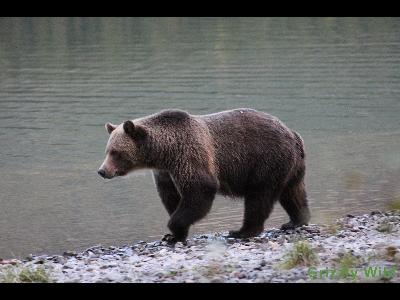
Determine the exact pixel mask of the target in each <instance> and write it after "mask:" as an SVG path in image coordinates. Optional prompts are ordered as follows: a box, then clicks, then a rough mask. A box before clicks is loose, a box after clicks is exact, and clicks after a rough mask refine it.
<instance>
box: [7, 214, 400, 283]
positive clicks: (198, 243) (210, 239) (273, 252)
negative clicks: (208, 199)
mask: <svg viewBox="0 0 400 300" xmlns="http://www.w3.org/2000/svg"><path fill="white" fill-rule="evenodd" d="M388 220H389V221H390V222H392V224H393V226H394V229H395V231H394V232H393V233H391V234H390V235H388V234H385V233H380V232H378V231H376V230H375V228H376V226H377V225H378V224H380V223H381V222H382V221H388ZM337 222H338V223H337V224H342V225H343V226H342V227H343V229H341V230H340V231H339V232H338V233H337V234H336V235H331V234H328V233H326V232H325V231H324V230H323V228H324V226H322V225H316V224H310V225H308V226H302V227H300V228H297V229H296V230H291V231H286V232H284V231H281V230H278V229H275V228H272V229H269V230H265V231H264V232H263V233H261V234H260V235H259V236H258V237H255V238H250V239H245V240H240V239H234V238H227V232H222V233H211V234H203V235H199V236H194V237H193V238H191V239H189V240H188V241H187V244H186V245H184V244H183V243H177V244H176V245H175V247H171V246H170V245H168V244H167V243H165V242H161V241H155V242H145V241H139V242H137V243H136V244H134V245H124V246H120V247H117V246H110V247H103V246H101V245H96V246H93V247H90V248H88V249H86V250H85V251H83V252H82V253H76V252H74V251H65V252H64V253H63V255H53V256H34V255H29V256H28V257H27V258H25V259H24V260H23V261H19V260H4V259H3V260H1V259H0V279H1V274H2V273H1V270H2V268H7V267H9V266H10V265H11V266H13V267H15V268H19V267H21V266H26V267H29V266H34V265H40V266H44V267H45V268H46V269H52V271H51V272H52V273H51V275H52V278H53V279H54V280H55V281H56V282H188V283H190V282H298V283H301V282H312V281H313V279H311V278H309V277H308V275H307V267H305V266H298V267H295V268H293V269H290V270H282V269H279V267H278V266H279V265H280V264H281V263H282V262H283V261H284V259H285V254H286V253H287V252H288V251H289V250H290V249H292V247H293V245H294V243H295V242H297V241H299V240H307V241H308V242H309V244H310V245H311V246H312V248H313V249H314V251H315V253H316V255H317V256H318V257H319V264H320V266H321V267H333V266H334V259H337V258H338V257H340V255H342V256H343V254H344V253H345V252H346V251H347V252H348V253H353V255H355V256H358V257H359V258H360V259H362V258H363V257H368V256H373V255H374V254H376V253H378V252H379V253H380V255H381V257H383V258H380V260H375V261H372V262H370V263H371V264H372V263H374V264H377V265H380V266H384V265H385V266H390V265H395V264H396V263H397V264H398V263H399V262H400V242H399V241H400V225H399V224H400V215H398V214H395V213H393V212H391V213H385V214H383V213H381V212H372V213H371V214H365V215H361V216H354V215H346V217H345V218H342V219H339V220H337ZM388 247H392V248H390V249H392V252H391V253H392V254H391V255H390V257H388V258H387V259H386V260H385V259H384V258H385V257H384V256H385V253H386V252H387V251H386V249H387V248H388ZM12 261H14V262H15V263H14V264H12V263H10V262H12ZM360 280H362V278H360ZM320 281H322V282H324V280H320ZM329 282H332V281H331V280H330V281H329ZM392 282H400V277H399V276H397V277H395V278H393V279H392Z"/></svg>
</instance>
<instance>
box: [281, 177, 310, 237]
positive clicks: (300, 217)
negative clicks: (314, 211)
mask: <svg viewBox="0 0 400 300" xmlns="http://www.w3.org/2000/svg"><path fill="white" fill-rule="evenodd" d="M280 203H281V205H282V206H283V208H284V209H285V211H286V212H287V213H288V215H289V217H290V221H289V222H288V223H285V224H283V225H282V226H281V229H282V230H289V229H294V228H296V227H299V226H302V225H308V221H309V220H310V211H309V208H308V204H307V195H306V191H305V186H304V182H303V180H301V181H300V182H297V183H295V184H293V182H292V183H290V182H289V184H288V185H287V186H286V187H285V189H284V190H283V192H282V194H281V196H280Z"/></svg>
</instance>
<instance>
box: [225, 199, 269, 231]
mask: <svg viewBox="0 0 400 300" xmlns="http://www.w3.org/2000/svg"><path fill="white" fill-rule="evenodd" d="M275 198H276V197H272V196H270V195H269V194H268V193H267V194H264V193H262V194H256V195H251V196H250V195H248V196H246V197H245V202H244V220H243V225H242V227H241V228H240V229H239V230H237V231H230V232H229V235H228V237H232V238H249V237H253V236H257V235H259V234H260V233H261V232H262V231H263V230H264V223H265V220H266V219H267V218H268V217H269V215H270V213H271V211H272V208H273V205H274V202H275V200H274V199H275Z"/></svg>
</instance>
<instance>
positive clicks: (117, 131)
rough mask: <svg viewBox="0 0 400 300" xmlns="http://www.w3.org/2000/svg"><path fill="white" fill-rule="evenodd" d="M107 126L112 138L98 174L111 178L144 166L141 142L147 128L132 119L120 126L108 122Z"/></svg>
mask: <svg viewBox="0 0 400 300" xmlns="http://www.w3.org/2000/svg"><path fill="white" fill-rule="evenodd" d="M105 127H106V130H107V132H108V133H109V134H110V138H109V140H108V143H107V146H106V158H105V160H104V162H103V164H102V165H101V167H100V169H99V170H98V174H99V175H100V176H101V177H103V178H107V179H110V178H113V177H116V176H124V175H126V174H128V173H129V172H131V171H134V170H137V169H140V168H144V167H145V163H144V155H143V153H142V152H141V149H140V144H141V143H142V142H143V140H144V139H145V138H146V135H147V133H146V130H145V129H144V128H143V127H142V126H141V125H135V124H134V123H133V122H132V121H126V122H124V123H122V124H120V125H118V126H117V125H113V124H111V123H107V124H106V125H105Z"/></svg>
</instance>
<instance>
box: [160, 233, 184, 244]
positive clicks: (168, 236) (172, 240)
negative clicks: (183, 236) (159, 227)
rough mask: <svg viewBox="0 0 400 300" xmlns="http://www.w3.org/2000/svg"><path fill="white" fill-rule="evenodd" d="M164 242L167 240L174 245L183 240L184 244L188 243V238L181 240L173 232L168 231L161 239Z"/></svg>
mask: <svg viewBox="0 0 400 300" xmlns="http://www.w3.org/2000/svg"><path fill="white" fill-rule="evenodd" d="M161 241H162V242H167V244H168V245H170V246H173V245H175V244H176V243H177V242H182V244H183V245H187V243H186V240H179V239H177V238H176V237H175V236H174V235H173V234H170V233H167V234H166V235H164V237H163V238H162V239H161Z"/></svg>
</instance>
